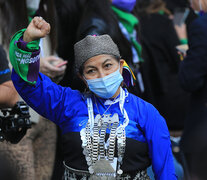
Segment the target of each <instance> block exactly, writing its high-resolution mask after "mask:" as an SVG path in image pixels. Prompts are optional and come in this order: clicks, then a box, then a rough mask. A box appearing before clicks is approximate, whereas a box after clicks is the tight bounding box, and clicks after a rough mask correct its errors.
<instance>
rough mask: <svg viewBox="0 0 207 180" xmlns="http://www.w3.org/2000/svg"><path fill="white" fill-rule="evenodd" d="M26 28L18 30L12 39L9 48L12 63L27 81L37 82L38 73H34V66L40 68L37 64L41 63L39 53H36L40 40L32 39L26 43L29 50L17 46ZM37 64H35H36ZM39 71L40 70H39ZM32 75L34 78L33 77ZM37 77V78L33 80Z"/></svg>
mask: <svg viewBox="0 0 207 180" xmlns="http://www.w3.org/2000/svg"><path fill="white" fill-rule="evenodd" d="M25 30H26V29H22V30H20V31H18V32H17V33H16V34H15V35H14V36H13V37H12V39H11V42H10V48H9V57H10V61H11V64H12V66H13V68H14V70H15V72H16V73H17V74H18V75H19V76H20V77H21V78H22V79H23V80H24V81H26V82H28V83H29V84H32V85H34V84H36V80H37V75H36V74H35V75H33V72H34V69H33V68H34V67H35V68H38V70H39V66H38V65H37V64H38V63H39V54H37V55H35V54H34V51H38V50H39V40H36V41H32V42H29V43H27V44H26V48H27V50H28V51H24V50H22V49H19V48H18V46H17V42H18V41H19V39H20V38H21V37H23V34H24V32H25ZM34 65H35V66H34ZM38 72H39V71H38ZM34 76H35V78H33V77H34ZM31 77H32V78H31ZM32 79H35V80H32Z"/></svg>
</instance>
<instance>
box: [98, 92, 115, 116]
mask: <svg viewBox="0 0 207 180" xmlns="http://www.w3.org/2000/svg"><path fill="white" fill-rule="evenodd" d="M117 97H118V95H117V96H116V97H115V98H114V99H113V101H112V103H111V104H110V105H109V107H108V108H107V109H106V110H105V111H104V113H103V114H102V116H103V115H105V113H106V112H107V111H108V110H109V108H110V107H111V106H112V105H113V104H114V103H115V100H116V98H117ZM94 99H95V104H96V108H97V110H98V113H99V114H101V113H100V110H99V108H98V105H97V102H96V97H95V95H94ZM102 116H101V117H102Z"/></svg>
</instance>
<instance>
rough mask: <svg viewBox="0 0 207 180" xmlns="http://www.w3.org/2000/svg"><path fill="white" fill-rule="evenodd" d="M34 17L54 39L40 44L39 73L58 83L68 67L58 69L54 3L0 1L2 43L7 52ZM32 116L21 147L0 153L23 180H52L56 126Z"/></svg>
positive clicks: (4, 146)
mask: <svg viewBox="0 0 207 180" xmlns="http://www.w3.org/2000/svg"><path fill="white" fill-rule="evenodd" d="M20 9H21V11H20ZM34 15H39V16H40V15H41V16H42V17H43V18H45V19H47V20H48V21H49V22H50V23H51V24H52V25H53V28H52V29H51V35H50V36H49V37H46V38H44V39H42V40H41V42H40V47H41V49H42V50H41V54H40V59H41V61H40V71H41V72H42V73H44V74H45V75H47V76H49V77H50V78H51V79H52V80H53V81H55V82H58V81H59V80H60V79H61V78H62V76H63V75H64V72H65V69H66V65H62V66H60V67H56V66H58V65H60V64H61V63H63V62H64V61H63V60H62V59H61V58H59V57H58V56H57V55H56V47H57V42H56V29H55V27H56V25H55V23H56V13H55V7H54V4H53V1H52V0H41V1H40V0H32V1H30V0H20V1H18V3H16V1H13V0H2V1H0V20H1V25H0V32H1V33H0V43H1V44H2V45H3V46H4V47H5V49H6V50H7V52H8V47H9V41H10V39H11V37H12V35H13V34H14V33H15V32H16V31H18V30H20V29H22V28H25V27H27V25H28V23H29V22H30V21H31V19H32V18H33V16H34ZM30 115H31V121H32V129H30V130H28V132H27V134H26V136H25V137H24V138H23V139H22V140H21V141H20V142H19V143H18V144H15V145H13V144H8V143H2V145H1V146H0V151H1V152H6V155H7V156H8V158H10V159H11V161H12V162H13V163H12V165H13V166H14V168H15V169H17V172H18V174H19V178H20V179H21V180H28V179H30V180H35V179H37V180H41V179H44V180H45V179H48V180H49V179H50V178H51V175H52V171H53V165H54V158H55V146H56V126H55V125H54V124H53V123H51V122H50V121H48V120H47V119H44V118H42V117H40V116H39V114H37V113H36V112H35V111H33V110H32V109H31V108H30Z"/></svg>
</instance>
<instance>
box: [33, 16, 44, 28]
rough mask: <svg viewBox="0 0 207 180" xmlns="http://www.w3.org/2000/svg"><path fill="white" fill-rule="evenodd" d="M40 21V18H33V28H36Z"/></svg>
mask: <svg viewBox="0 0 207 180" xmlns="http://www.w3.org/2000/svg"><path fill="white" fill-rule="evenodd" d="M41 20H42V18H40V17H37V16H36V17H34V19H33V22H34V25H35V26H38V24H39V22H40V21H41Z"/></svg>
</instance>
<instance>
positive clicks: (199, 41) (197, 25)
mask: <svg viewBox="0 0 207 180" xmlns="http://www.w3.org/2000/svg"><path fill="white" fill-rule="evenodd" d="M206 32H207V26H206V24H205V23H204V24H202V22H200V21H197V20H195V21H194V22H193V24H191V27H190V31H189V50H188V51H187V56H186V58H185V59H184V60H183V61H182V62H181V65H180V69H179V79H180V84H181V86H182V87H183V89H185V90H186V91H189V92H193V91H196V90H198V89H200V88H202V87H203V86H204V83H205V79H206V75H207V51H206V49H207V41H206V38H207V33H206Z"/></svg>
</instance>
